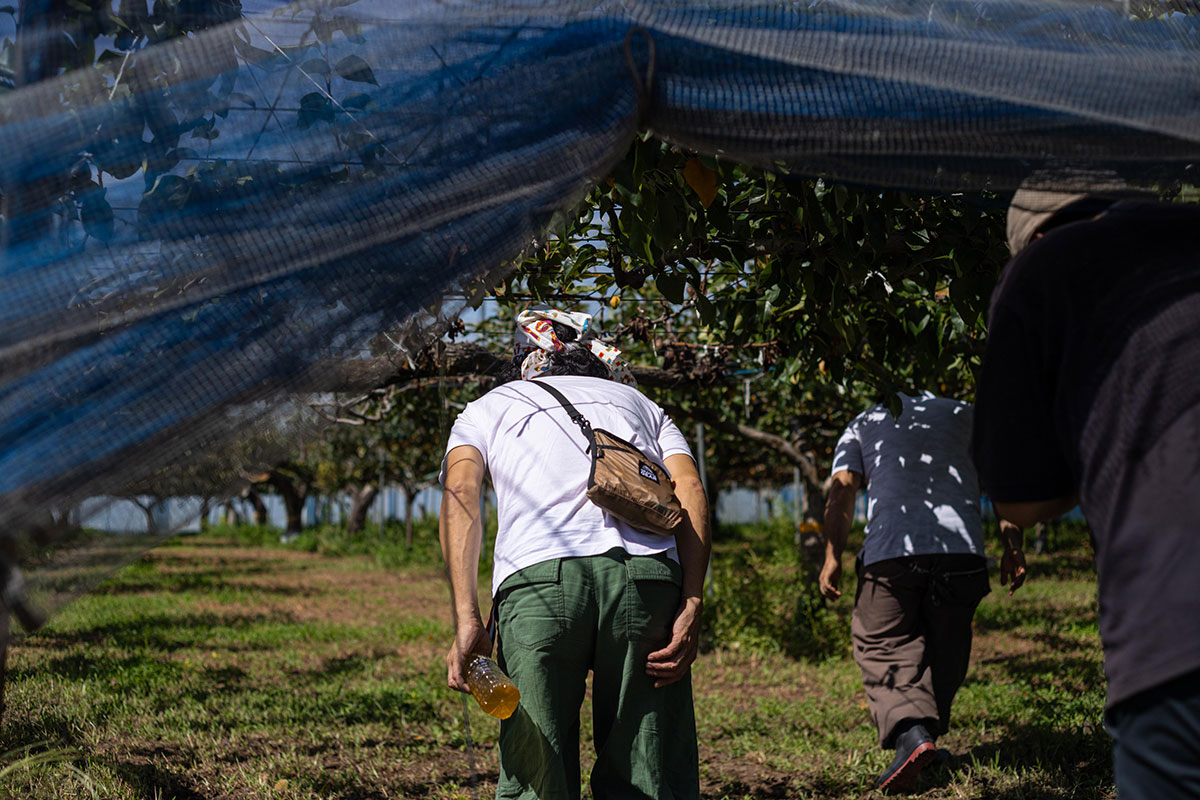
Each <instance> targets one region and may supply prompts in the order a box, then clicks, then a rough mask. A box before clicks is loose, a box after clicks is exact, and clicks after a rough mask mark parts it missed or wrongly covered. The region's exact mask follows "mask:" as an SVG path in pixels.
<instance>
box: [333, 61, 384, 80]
mask: <svg viewBox="0 0 1200 800" xmlns="http://www.w3.org/2000/svg"><path fill="white" fill-rule="evenodd" d="M333 69H334V71H335V72H337V74H338V75H341V76H342V77H343V78H345V79H346V80H348V81H356V82H358V83H373V84H375V85H376V86H378V85H379V81H377V80H375V73H374V72H372V71H371V66H370V65H369V64H367V62H366V61H364V60H363V59H362V58H360V57H358V56H346V57H345V58H343V59H342V60H341V61H339V62H337V63H336V64H334V65H333Z"/></svg>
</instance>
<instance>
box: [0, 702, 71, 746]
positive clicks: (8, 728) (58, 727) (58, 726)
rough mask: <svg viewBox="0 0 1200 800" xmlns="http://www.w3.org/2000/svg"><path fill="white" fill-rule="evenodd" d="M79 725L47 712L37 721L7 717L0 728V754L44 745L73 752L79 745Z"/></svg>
mask: <svg viewBox="0 0 1200 800" xmlns="http://www.w3.org/2000/svg"><path fill="white" fill-rule="evenodd" d="M80 741H81V740H80V738H79V733H78V721H77V720H75V719H73V718H71V717H66V716H63V715H61V714H57V713H55V712H54V711H50V710H46V711H43V712H41V713H39V714H38V715H37V717H36V718H31V717H27V716H25V715H21V716H14V715H13V714H6V715H5V720H4V724H3V726H0V753H7V752H10V751H14V750H20V749H21V748H24V747H29V746H30V745H33V744H36V743H38V742H45V743H46V747H48V748H50V749H72V748H76V747H78V745H79V743H80Z"/></svg>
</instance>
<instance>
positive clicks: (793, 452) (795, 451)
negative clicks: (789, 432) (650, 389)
mask: <svg viewBox="0 0 1200 800" xmlns="http://www.w3.org/2000/svg"><path fill="white" fill-rule="evenodd" d="M659 405H661V406H662V409H663V410H664V411H666V412H667V413H668V414H670V415H671V416H672V417H688V418H690V419H694V420H696V421H697V422H703V423H704V424H705V425H709V426H711V427H713V428H716V429H717V430H719V431H722V432H723V433H728V434H730V435H732V436H741V437H742V438H744V439H749V440H751V441H753V442H758V443H759V444H764V445H766V446H767V447H769V448H771V449H772V450H774V451H775V452H776V453H779V454H780V455H781V456H783V457H784V458H786V459H787V460H788V462H789V463H790V464H792V466H795V467H799V468H800V474H801V475H803V476H804V479H805V480H806V481H808V482H809V483H810V484H812V485H814V486H820V485H821V477H820V475H819V474H818V473H817V466H816V464H814V463H813V461H812V459H811V458H809V457H808V456H806V455H805V454H804V453H803V452H801V450H800V449H799V448H798V447H796V446H795V445H794V444H792V443H791V442H789V441H788V440H787V439H785V438H783V437H782V436H779V435H778V434H774V433H769V432H767V431H764V430H759V429H758V428H751V427H750V426H749V425H746V424H743V423H741V422H730V421H728V420H724V419H722V418H721V417H720V416H719V415H718V414H717V413H716V412H713V411H709V410H707V409H701V408H693V409H691V410H685V409H683V408H681V407H680V406H677V405H674V404H671V403H660V404H659Z"/></svg>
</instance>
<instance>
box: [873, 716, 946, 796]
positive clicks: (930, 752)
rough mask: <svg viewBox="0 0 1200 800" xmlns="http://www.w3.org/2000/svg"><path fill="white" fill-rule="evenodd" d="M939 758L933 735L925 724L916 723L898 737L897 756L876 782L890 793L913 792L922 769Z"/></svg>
mask: <svg viewBox="0 0 1200 800" xmlns="http://www.w3.org/2000/svg"><path fill="white" fill-rule="evenodd" d="M935 758H937V748H936V747H934V745H933V737H932V736H930V735H929V731H927V730H926V729H925V726H924V725H922V724H920V723H916V724H914V725H912V726H911V727H909V728H908V729H907V730H905V731H904V732H903V733H901V734H899V735H898V736H897V737H896V757H895V758H894V759H892V763H891V764H889V765H888V768H887V769H885V770H884V771H883V774H882V775H880V776H879V780H877V781H876V782H875V786H876V788H879V789H882V790H883V791H885V792H887V793H888V794H896V793H900V792H911V791H912V790H913V789H914V788H915V787H916V785H917V779H918V778H920V776H921V770H923V769H925V767H927V766H929V765H930V764H931V763H933V761H934V759H935Z"/></svg>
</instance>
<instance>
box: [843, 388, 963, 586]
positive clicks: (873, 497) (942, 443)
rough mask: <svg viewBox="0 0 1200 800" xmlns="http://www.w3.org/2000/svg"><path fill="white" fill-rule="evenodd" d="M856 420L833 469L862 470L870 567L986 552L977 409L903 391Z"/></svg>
mask: <svg viewBox="0 0 1200 800" xmlns="http://www.w3.org/2000/svg"><path fill="white" fill-rule="evenodd" d="M900 398H901V400H902V401H903V403H904V409H903V411H902V412H901V413H900V416H899V418H896V419H894V418H893V417H892V415H891V413H890V412H888V410H887V409H886V408H884V407H883V406H882V405H878V406H874V407H873V408H869V409H867V410H866V411H864V412H863V413H861V414H859V415H858V416H857V417H855V418H854V421H853V422H851V423H850V425H849V427H847V428H846V431H845V433H843V434H842V438H841V439H839V440H838V443H837V449H836V451H835V452H834V456H833V472H834V473H837V472H841V471H842V470H850V471H851V472H857V473H858V474H860V475H862V476H863V477H864V479H865V481H866V490H867V528H866V538H865V539H864V541H863V548H862V551H861V552H860V553H859V555H860V557H861V558H862V560H863V563H864V564H872V563H874V562H876V561H882V560H884V559H888V558H899V557H901V556H912V555H930V554H937V553H973V554H975V555H983V553H984V549H983V524H982V522H981V520H980V518H979V478H978V477H976V474H975V465H974V464H973V463H972V461H971V455H970V449H969V448H970V443H971V416H972V412H971V406H969V405H968V404H966V403H962V402H959V401H957V400H948V399H946V398H941V397H934V396H933V395H932V394H929V393H926V394H924V395H922V396H921V397H909V396H908V395H903V394H902V395H900Z"/></svg>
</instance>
